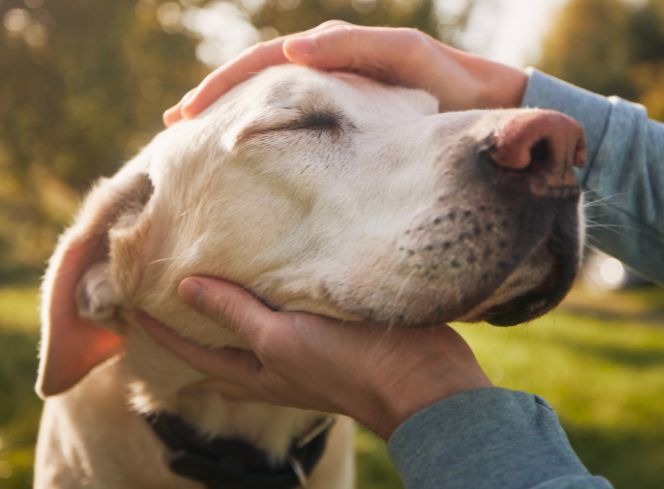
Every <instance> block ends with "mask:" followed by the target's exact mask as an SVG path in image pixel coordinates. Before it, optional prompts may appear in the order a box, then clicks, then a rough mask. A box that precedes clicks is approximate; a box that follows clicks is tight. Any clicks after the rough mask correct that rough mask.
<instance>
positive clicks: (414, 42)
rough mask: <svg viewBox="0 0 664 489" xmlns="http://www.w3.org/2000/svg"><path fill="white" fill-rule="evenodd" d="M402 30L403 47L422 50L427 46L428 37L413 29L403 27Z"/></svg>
mask: <svg viewBox="0 0 664 489" xmlns="http://www.w3.org/2000/svg"><path fill="white" fill-rule="evenodd" d="M399 30H400V35H401V36H402V44H403V47H404V48H406V49H408V50H411V49H422V48H423V47H424V46H425V44H426V36H425V35H424V34H423V33H422V32H421V31H419V30H417V29H414V28H412V27H403V28H401V29H399Z"/></svg>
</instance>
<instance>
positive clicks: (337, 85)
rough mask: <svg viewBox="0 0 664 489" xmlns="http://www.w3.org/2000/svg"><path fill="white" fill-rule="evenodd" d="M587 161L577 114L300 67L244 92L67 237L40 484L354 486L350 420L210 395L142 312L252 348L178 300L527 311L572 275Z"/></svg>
mask: <svg viewBox="0 0 664 489" xmlns="http://www.w3.org/2000/svg"><path fill="white" fill-rule="evenodd" d="M582 160H583V142H582V134H581V129H580V127H579V126H578V125H577V124H576V123H575V122H574V121H572V120H571V119H568V118H566V117H565V116H563V115H562V114H558V113H555V112H549V111H537V110H490V111H479V110H478V111H468V112H456V113H439V112H438V103H437V101H436V100H435V99H434V98H433V97H431V96H430V95H428V94H427V93H424V92H422V91H416V90H408V89H403V88H396V87H388V86H384V85H380V84H378V83H376V82H373V81H370V80H367V79H364V78H361V77H358V76H354V75H349V74H324V73H319V72H315V71H312V70H308V69H305V68H301V67H294V66H282V67H276V68H272V69H269V70H267V71H265V72H263V73H261V74H259V75H257V76H256V77H254V78H253V79H251V80H250V81H248V82H246V83H244V84H242V85H241V86H238V87H236V88H235V89H233V90H232V91H231V92H229V93H228V94H226V95H225V96H224V97H222V99H221V100H219V101H218V102H217V103H216V104H215V105H214V106H212V107H211V108H210V109H208V110H207V111H206V112H205V113H204V114H202V115H201V116H200V117H198V118H196V119H194V120H190V121H185V122H180V123H178V124H176V125H175V126H173V127H171V128H169V129H167V130H165V131H163V132H162V133H161V134H159V135H157V136H156V138H155V139H154V140H153V141H152V142H151V143H150V144H149V145H148V146H147V147H145V148H144V149H143V150H142V151H141V152H140V154H138V155H137V156H136V157H135V158H134V159H132V160H131V161H130V162H129V163H127V164H126V165H125V166H124V167H123V168H122V169H121V170H120V171H119V172H118V173H117V174H116V175H114V176H113V177H112V178H110V179H104V180H102V181H100V182H99V183H98V184H97V186H96V187H95V188H94V189H93V190H92V192H91V193H90V194H89V195H88V197H87V199H86V201H85V203H84V205H83V207H82V210H81V212H80V214H79V216H78V219H77V220H76V222H75V224H74V225H73V226H72V227H71V228H70V229H69V230H68V231H67V232H66V233H65V234H64V235H63V236H62V238H61V240H60V242H59V244H58V247H57V249H56V251H55V253H54V255H53V257H52V259H51V261H50V265H49V268H48V272H47V273H46V277H45V280H44V284H43V304H42V323H43V337H42V351H41V365H40V371H39V380H38V385H37V389H38V391H39V393H40V395H42V396H43V397H44V398H45V399H46V405H45V409H44V414H43V418H42V422H41V430H40V433H39V442H38V449H37V462H36V474H35V485H36V487H38V488H49V489H54V488H78V487H94V488H123V489H125V488H162V489H166V488H203V487H246V488H250V487H266V488H267V487H274V488H277V487H295V486H297V485H298V484H300V483H302V481H303V480H304V479H305V478H306V479H307V480H308V483H307V484H308V487H310V488H313V489H326V488H329V489H333V488H334V489H340V488H349V487H351V486H352V481H353V455H352V425H351V423H350V422H349V421H348V420H345V419H340V420H338V421H337V423H336V425H335V426H334V427H333V428H332V429H331V430H330V431H329V433H328V432H327V431H326V430H318V429H317V428H318V427H319V426H321V419H323V418H322V415H321V413H316V412H306V411H302V410H297V409H290V408H283V407H276V406H270V405H263V404H248V403H234V402H229V401H226V400H224V399H223V398H221V397H220V396H219V395H218V394H215V393H211V392H209V391H206V390H203V389H201V388H199V387H198V384H199V383H200V381H201V380H202V376H201V374H199V373H198V372H196V371H194V370H192V369H191V368H190V367H188V366H187V365H185V364H184V363H183V362H182V361H180V360H179V359H177V358H176V357H175V356H174V355H173V354H171V353H170V352H168V351H165V350H164V349H162V348H161V347H159V346H157V345H156V344H155V343H154V342H153V341H152V340H151V338H150V337H149V336H148V335H146V334H145V332H144V331H143V330H142V329H141V328H140V327H137V326H136V325H135V323H134V320H133V317H132V314H133V311H135V310H136V309H143V310H145V311H147V312H148V313H149V314H150V315H152V316H154V317H156V318H158V319H160V320H162V321H164V322H165V323H167V324H168V325H170V326H171V327H173V328H174V329H175V330H176V331H177V333H178V334H180V335H182V336H184V337H186V338H189V339H191V340H194V341H196V342H198V343H200V344H202V345H207V346H209V347H222V346H225V345H234V346H239V347H242V346H243V345H242V344H241V343H240V342H239V341H238V339H237V338H236V337H235V336H234V335H233V334H232V333H230V332H229V331H225V330H224V329H222V328H220V327H219V326H218V325H216V324H214V323H212V322H211V321H210V320H208V319H207V318H205V317H203V316H201V315H199V314H198V313H196V312H195V311H193V310H191V309H189V308H187V307H185V306H184V305H183V304H182V303H181V302H180V301H179V300H178V299H177V297H176V292H175V291H176V287H177V285H178V283H179V282H180V280H182V279H183V278H184V277H186V276H189V275H191V274H207V275H215V276H221V277H225V278H227V279H230V280H233V281H235V282H237V283H240V284H243V285H244V286H246V287H247V288H248V289H249V290H251V291H253V292H254V293H255V294H257V295H258V296H259V297H261V298H262V299H263V300H264V301H265V302H267V303H268V304H269V305H271V306H272V307H274V308H279V309H283V310H300V311H309V312H313V313H320V314H325V315H328V316H331V317H335V318H341V319H344V320H348V321H355V320H370V321H374V322H383V323H390V322H393V323H395V324H398V325H402V326H406V327H415V326H423V325H430V324H433V323H436V322H442V321H450V320H466V321H477V320H482V319H486V320H489V321H490V322H493V323H495V324H500V325H507V324H515V323H518V322H522V321H524V320H527V319H530V318H533V317H535V316H538V315H540V314H542V313H543V312H545V311H547V310H548V309H550V308H551V307H553V306H554V305H555V304H556V303H557V302H559V301H560V299H561V298H562V297H563V295H564V294H565V293H566V292H567V290H568V288H569V287H570V284H571V281H572V280H573V277H574V275H575V273H576V270H577V266H578V262H579V255H580V247H581V241H582V236H581V234H580V232H579V228H580V216H579V211H578V209H579V199H580V192H579V188H578V186H577V184H576V182H575V180H574V177H573V173H572V166H573V165H574V164H577V165H578V164H580V163H581V162H582ZM74 319H76V320H74ZM312 430H313V431H312ZM320 433H323V434H322V435H321V434H320ZM171 435H173V439H171V438H169V437H170V436H171ZM309 435H311V436H309ZM312 439H313V440H314V442H312V441H311V440H312ZM312 446H313V448H312ZM210 447H213V448H210ZM208 449H210V450H209V452H210V453H208ZM201 452H205V453H204V454H203V455H201ZM215 457H216V458H215ZM206 471H207V472H206ZM252 471H253V472H252ZM208 472H210V473H208ZM266 474H267V475H266ZM275 474H276V475H275ZM262 476H265V477H266V478H265V479H261V478H260V477H262ZM278 476H279V477H282V479H279V480H281V483H280V484H281V485H278V484H277V482H275V481H277V478H278ZM252 481H253V482H252ZM256 481H258V482H256ZM261 481H262V482H261ZM215 484H216V485H215Z"/></svg>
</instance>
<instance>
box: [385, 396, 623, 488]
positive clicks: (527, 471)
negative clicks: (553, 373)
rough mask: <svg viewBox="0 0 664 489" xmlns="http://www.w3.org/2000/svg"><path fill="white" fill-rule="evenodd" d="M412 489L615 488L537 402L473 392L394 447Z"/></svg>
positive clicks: (421, 417)
mask: <svg viewBox="0 0 664 489" xmlns="http://www.w3.org/2000/svg"><path fill="white" fill-rule="evenodd" d="M389 451H390V456H391V457H392V460H393V462H394V464H395V465H396V467H397V469H398V470H399V473H400V475H401V477H402V479H403V482H404V485H405V487H406V488H407V489H428V488H436V489H440V488H445V489H455V488H459V489H462V488H464V489H465V488H468V487H472V488H475V489H482V488H486V489H490V488H496V487H509V488H513V489H518V488H524V489H525V488H537V489H544V488H546V489H562V488H598V489H599V488H602V489H608V488H610V487H611V485H610V484H609V483H608V482H607V481H606V480H604V479H602V478H599V477H593V476H592V475H590V474H589V473H588V471H587V470H586V468H585V467H584V466H583V464H582V463H581V462H580V461H579V459H578V458H577V456H576V454H575V453H574V451H573V450H572V448H571V446H570V445H569V442H568V441H567V437H566V436H565V433H564V432H563V430H562V428H561V427H560V425H559V424H558V420H557V418H556V415H555V413H554V412H553V410H552V409H551V408H550V407H549V406H548V405H547V404H546V403H545V402H544V401H543V400H541V399H539V398H537V397H536V396H533V395H530V394H526V393H522V392H514V391H509V390H505V389H499V388H485V389H477V390H473V391H466V392H464V393H462V394H459V395H456V396H453V397H450V398H448V399H446V400H443V401H440V402H438V403H436V404H433V405H431V406H429V407H427V408H425V409H423V410H421V411H419V412H418V413H416V414H415V415H414V416H412V417H411V418H409V419H408V420H406V421H405V422H404V423H403V424H402V425H401V426H400V427H399V428H397V430H396V431H395V432H394V433H393V434H392V437H391V438H390V440H389Z"/></svg>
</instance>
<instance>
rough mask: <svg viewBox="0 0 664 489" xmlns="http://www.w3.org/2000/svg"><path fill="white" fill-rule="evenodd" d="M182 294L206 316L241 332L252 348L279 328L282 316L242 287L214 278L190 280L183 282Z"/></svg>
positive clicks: (179, 293) (241, 335) (180, 292)
mask: <svg viewBox="0 0 664 489" xmlns="http://www.w3.org/2000/svg"><path fill="white" fill-rule="evenodd" d="M178 295H179V296H180V298H181V299H182V300H183V301H184V302H185V303H186V304H188V305H190V306H191V307H193V308H194V309H196V310H198V311H199V312H201V313H202V314H204V315H205V316H207V317H209V318H210V319H212V320H214V321H216V322H217V323H221V324H222V325H223V326H225V327H226V328H228V329H230V330H231V331H233V332H235V333H237V334H238V335H239V336H240V337H242V338H243V339H244V340H246V341H247V342H248V343H249V345H251V346H252V347H254V346H255V344H256V342H257V341H258V339H259V338H260V337H261V336H262V332H263V331H269V330H270V329H275V328H277V327H278V326H279V324H277V323H281V321H282V319H281V318H280V317H279V314H278V313H276V312H274V311H273V310H271V309H270V308H268V307H267V306H266V305H264V304H263V303H262V302H260V301H259V300H258V299H256V298H255V297H254V296H253V295H251V294H250V293H249V292H247V291H246V290H244V289H243V288H242V287H239V286H237V285H234V284H232V283H230V282H226V281H224V280H219V279H215V278H211V277H201V276H196V277H188V278H186V279H184V280H183V281H182V282H180V285H179V287H178Z"/></svg>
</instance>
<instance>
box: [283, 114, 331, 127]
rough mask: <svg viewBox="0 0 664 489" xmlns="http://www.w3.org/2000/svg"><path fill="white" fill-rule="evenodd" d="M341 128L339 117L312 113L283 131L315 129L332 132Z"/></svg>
mask: <svg viewBox="0 0 664 489" xmlns="http://www.w3.org/2000/svg"><path fill="white" fill-rule="evenodd" d="M340 127H341V117H340V116H339V115H337V114H335V113H333V112H313V113H311V114H307V115H305V116H304V117H303V118H302V119H300V120H298V121H297V122H295V123H294V124H293V125H289V126H287V127H285V128H284V129H316V130H320V131H333V130H337V129H339V128H340Z"/></svg>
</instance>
